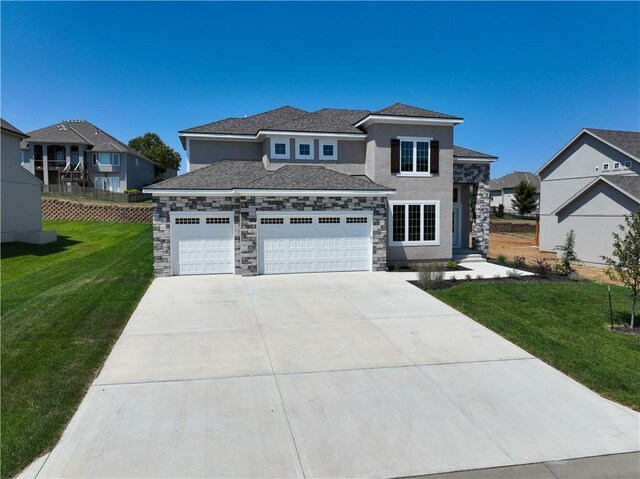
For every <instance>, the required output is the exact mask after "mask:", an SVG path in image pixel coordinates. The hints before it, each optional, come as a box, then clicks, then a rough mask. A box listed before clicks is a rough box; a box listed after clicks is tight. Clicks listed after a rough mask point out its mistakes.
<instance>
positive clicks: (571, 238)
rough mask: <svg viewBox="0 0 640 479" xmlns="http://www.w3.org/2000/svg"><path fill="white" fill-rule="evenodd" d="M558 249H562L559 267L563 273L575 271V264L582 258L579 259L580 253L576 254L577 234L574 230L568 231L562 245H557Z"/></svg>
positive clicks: (567, 273) (568, 273)
mask: <svg viewBox="0 0 640 479" xmlns="http://www.w3.org/2000/svg"><path fill="white" fill-rule="evenodd" d="M556 250H558V251H562V254H561V255H560V264H559V265H558V268H559V270H560V272H561V273H562V274H565V275H567V276H569V275H570V274H571V273H573V272H574V271H575V269H574V268H573V264H574V263H579V262H580V259H578V255H577V254H576V234H575V233H574V232H573V230H571V231H569V232H568V233H567V236H566V238H565V240H564V243H563V244H562V245H560V246H556Z"/></svg>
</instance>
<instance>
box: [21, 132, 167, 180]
mask: <svg viewBox="0 0 640 479" xmlns="http://www.w3.org/2000/svg"><path fill="white" fill-rule="evenodd" d="M28 135H29V138H27V139H26V140H24V141H23V142H22V144H21V155H22V156H21V159H22V166H23V167H24V168H26V169H27V170H28V171H29V172H31V173H33V174H34V175H35V176H36V177H37V178H39V179H40V180H41V181H42V182H43V183H44V185H45V186H48V185H57V184H61V183H78V184H81V185H84V186H89V187H92V188H96V189H101V190H107V191H114V192H123V191H125V190H127V189H131V188H136V189H142V188H143V187H144V186H146V185H149V184H151V183H153V182H154V181H155V167H156V166H157V165H156V163H154V162H153V161H151V160H150V159H149V158H147V157H145V156H143V155H142V154H140V152H137V151H134V150H132V149H131V148H129V147H128V146H127V145H126V144H125V143H123V142H121V141H120V140H118V139H116V138H115V137H113V136H111V135H109V134H108V133H106V132H105V131H103V130H101V129H100V128H98V127H97V126H95V125H93V124H92V123H90V122H88V121H85V120H69V121H61V122H60V123H56V124H55V125H50V126H46V127H44V128H40V129H39V130H35V131H31V132H29V133H28Z"/></svg>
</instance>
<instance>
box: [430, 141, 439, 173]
mask: <svg viewBox="0 0 640 479" xmlns="http://www.w3.org/2000/svg"><path fill="white" fill-rule="evenodd" d="M430 153H431V154H430V162H431V165H429V166H430V168H429V170H430V171H431V173H438V172H440V142H439V141H437V140H432V141H431V152H430Z"/></svg>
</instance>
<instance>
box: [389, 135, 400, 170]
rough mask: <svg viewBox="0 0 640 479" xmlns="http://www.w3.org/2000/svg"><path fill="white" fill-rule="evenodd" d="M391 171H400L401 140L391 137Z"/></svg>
mask: <svg viewBox="0 0 640 479" xmlns="http://www.w3.org/2000/svg"><path fill="white" fill-rule="evenodd" d="M391 173H400V140H398V139H397V138H391Z"/></svg>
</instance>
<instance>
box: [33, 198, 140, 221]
mask: <svg viewBox="0 0 640 479" xmlns="http://www.w3.org/2000/svg"><path fill="white" fill-rule="evenodd" d="M42 219H43V220H71V221H117V222H120V223H151V207H150V206H144V205H137V206H133V205H128V204H125V205H119V204H100V203H82V202H79V201H67V200H59V199H56V198H42Z"/></svg>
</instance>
